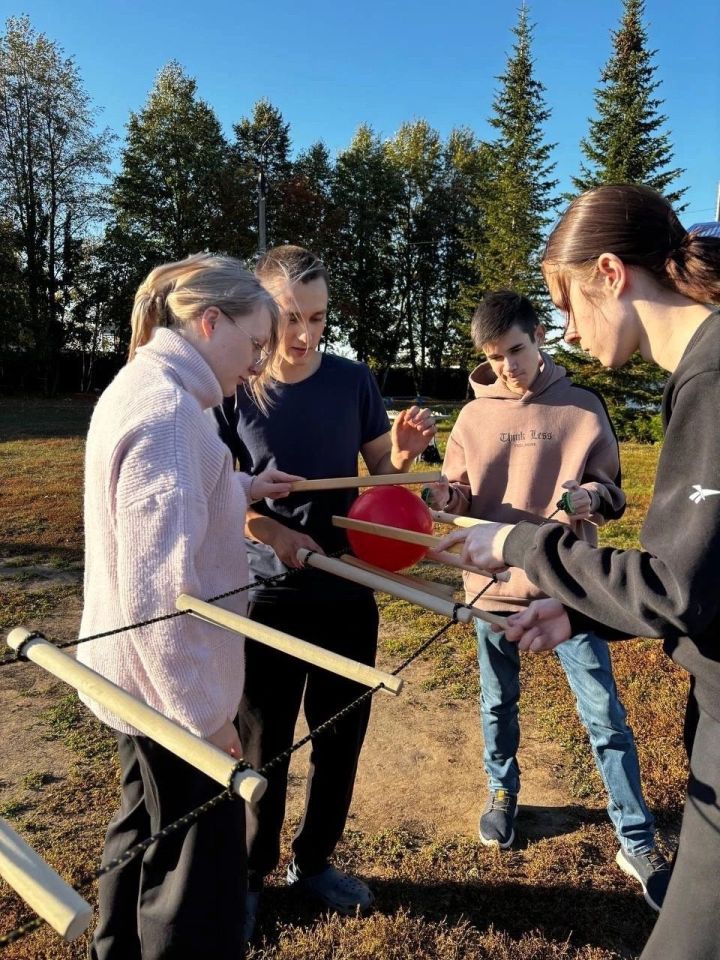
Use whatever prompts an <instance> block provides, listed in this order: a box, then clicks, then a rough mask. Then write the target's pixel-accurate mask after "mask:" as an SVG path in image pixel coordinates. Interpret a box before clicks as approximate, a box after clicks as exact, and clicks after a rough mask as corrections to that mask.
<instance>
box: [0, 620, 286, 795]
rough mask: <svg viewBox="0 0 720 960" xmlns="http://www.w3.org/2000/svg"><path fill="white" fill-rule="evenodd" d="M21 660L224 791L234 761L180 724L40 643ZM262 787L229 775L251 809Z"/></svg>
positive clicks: (13, 636) (16, 640) (259, 779)
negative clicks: (67, 686)
mask: <svg viewBox="0 0 720 960" xmlns="http://www.w3.org/2000/svg"><path fill="white" fill-rule="evenodd" d="M29 636H31V634H30V632H29V631H28V630H25V628H24V627H16V628H15V629H14V630H12V631H11V632H10V635H9V637H8V638H7V642H8V645H9V646H10V647H12V648H13V650H17V649H18V647H20V646H22V645H23V643H24V642H25V640H27V638H28V637H29ZM22 652H23V656H25V657H27V659H28V660H32V662H33V663H37V664H38V666H40V667H43V668H44V669H45V670H47V671H48V673H51V674H52V675H53V676H55V677H58V678H59V679H60V680H64V681H65V683H69V684H70V686H71V687H75V689H76V690H79V691H80V692H81V693H84V694H85V695H86V696H87V697H89V698H90V699H91V700H95V701H97V702H98V703H102V705H103V706H104V707H106V708H107V709H108V710H110V711H111V712H112V713H114V714H115V715H116V716H117V717H120V719H121V720H124V721H125V723H129V724H130V725H131V726H133V727H136V728H137V729H138V730H139V731H140V732H141V733H142V734H144V735H145V736H147V737H150V738H151V739H152V740H155V742H156V743H159V744H160V745H161V746H162V747H165V748H166V749H167V750H170V751H171V753H174V754H176V756H178V757H181V758H182V759H183V760H185V761H186V762H187V763H189V764H191V765H192V766H193V767H197V769H198V770H202V772H203V773H205V774H207V776H208V777H211V778H212V779H213V780H217V782H218V783H221V784H223V786H227V785H228V781H229V780H230V776H231V775H232V771H233V768H234V766H235V763H236V761H235V760H233V758H232V757H231V756H229V755H228V754H227V753H225V752H224V751H223V750H221V749H220V748H219V747H216V746H214V745H213V744H212V743H208V742H207V740H203V739H202V737H198V736H196V735H195V734H194V733H190V731H189V730H186V729H185V728H184V727H181V726H180V724H179V723H175V722H174V721H173V720H169V719H168V718H167V717H164V716H163V715H162V714H161V713H159V712H158V711H157V710H155V709H153V707H150V706H148V705H147V704H146V703H142V702H141V701H140V700H137V699H136V698H135V697H133V696H132V694H130V693H128V692H127V690H123V689H122V688H121V687H118V686H117V684H115V683H112V681H110V680H107V679H106V678H105V677H102V676H100V674H99V673H96V672H95V671H94V670H91V669H90V667H86V666H85V664H83V663H78V662H77V660H75V659H74V658H73V657H69V656H68V655H67V654H65V653H63V652H62V650H58V649H57V647H55V646H53V644H51V643H48V642H47V640H45V639H44V638H37V639H33V640H30V641H29V642H28V643H27V644H25V646H23V650H22ZM266 787H267V780H266V779H265V777H263V776H261V775H260V774H259V773H256V772H255V771H254V770H242V771H236V772H235V774H234V775H232V784H231V789H232V791H233V793H235V794H237V795H238V796H240V797H242V798H243V799H244V800H248V801H249V802H250V803H254V802H256V801H257V800H259V799H260V797H262V795H263V794H264V793H265V788H266Z"/></svg>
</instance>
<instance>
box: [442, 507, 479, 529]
mask: <svg viewBox="0 0 720 960" xmlns="http://www.w3.org/2000/svg"><path fill="white" fill-rule="evenodd" d="M430 513H431V514H432V518H433V520H434V521H435V522H436V523H451V524H452V525H453V526H454V527H477V526H479V525H480V524H483V523H488V522H489V521H487V520H478V519H477V517H461V516H458V515H457V514H454V513H445V511H444V510H431V511H430Z"/></svg>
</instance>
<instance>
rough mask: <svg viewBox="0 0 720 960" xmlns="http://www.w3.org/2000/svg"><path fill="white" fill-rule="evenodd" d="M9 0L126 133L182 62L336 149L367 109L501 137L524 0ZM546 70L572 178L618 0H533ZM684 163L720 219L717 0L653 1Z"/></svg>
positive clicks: (303, 139) (225, 111)
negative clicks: (496, 118)
mask: <svg viewBox="0 0 720 960" xmlns="http://www.w3.org/2000/svg"><path fill="white" fill-rule="evenodd" d="M18 2H19V4H20V5H18V6H12V5H11V4H9V3H8V2H7V0H2V4H1V5H0V9H1V10H2V14H3V21H4V19H5V18H6V17H7V16H10V15H14V14H20V13H27V14H28V15H29V16H30V18H31V20H32V23H33V26H34V27H35V28H36V29H37V30H39V31H42V32H45V33H46V34H47V35H48V36H49V37H50V38H52V39H54V40H56V41H58V42H59V43H60V45H61V46H62V47H63V48H64V50H65V52H66V54H68V55H73V56H74V57H75V59H76V61H77V64H78V66H79V68H80V72H81V75H82V77H83V80H84V82H85V86H86V89H87V91H88V93H89V94H90V95H91V97H92V98H93V100H94V101H95V103H96V104H97V105H98V106H99V107H101V108H103V113H102V115H101V121H100V122H101V123H102V124H103V125H107V126H109V127H111V128H112V129H113V130H115V131H116V132H117V133H118V134H120V135H121V136H122V135H123V133H124V124H125V122H126V121H127V118H128V113H129V111H130V110H138V109H140V108H141V107H142V105H143V103H144V101H145V99H146V97H147V94H148V91H149V90H150V88H151V87H152V84H153V79H154V77H155V74H156V72H157V70H158V69H159V68H160V67H162V65H163V64H164V63H166V62H167V61H168V60H170V59H177V60H179V61H180V62H181V63H182V65H183V66H184V67H185V69H186V70H187V72H188V73H190V74H191V75H192V76H194V77H195V78H196V80H197V82H198V90H199V94H200V96H201V97H202V98H203V99H205V100H206V101H207V102H208V103H209V104H210V105H211V106H212V107H213V109H214V110H215V111H216V113H217V115H218V116H219V118H220V121H221V122H222V124H223V126H224V128H225V130H226V132H227V133H229V132H230V129H231V125H232V123H233V122H235V121H237V120H238V119H239V118H240V117H242V116H246V115H248V114H249V112H250V110H251V108H252V104H253V103H254V102H255V101H256V100H258V99H259V98H260V97H263V96H266V97H268V98H269V99H270V100H271V101H272V102H273V104H274V105H275V106H276V107H278V108H279V109H280V110H281V112H282V114H283V116H284V118H285V120H286V121H289V122H290V125H291V135H292V141H293V147H294V149H295V150H301V149H303V148H304V147H307V146H309V145H310V144H311V143H313V142H314V141H316V140H319V139H322V140H324V141H325V143H326V144H327V146H328V148H329V149H330V151H331V152H332V153H335V152H337V151H338V150H341V149H342V148H343V147H345V146H347V144H348V143H349V142H350V140H351V138H352V135H353V133H354V131H355V130H356V128H357V126H358V124H360V123H361V122H368V123H370V124H371V125H372V126H373V127H374V128H375V130H376V131H377V132H378V133H380V134H381V135H382V136H383V137H390V136H392V134H393V133H394V132H395V131H396V130H397V128H398V127H399V126H400V124H401V123H403V122H404V121H408V120H413V119H417V118H421V117H422V118H425V119H427V120H428V121H429V122H430V123H431V124H432V125H433V126H434V127H435V128H436V129H437V130H438V131H439V132H440V133H441V134H442V135H443V136H445V135H447V133H448V132H449V131H450V130H451V129H452V128H453V127H454V126H468V127H471V128H472V129H473V130H474V131H475V132H476V133H477V135H478V136H479V137H481V138H487V137H490V136H491V130H490V128H489V127H488V124H487V119H488V117H489V116H490V115H491V107H492V99H493V95H494V93H495V91H496V90H497V79H496V78H497V76H498V75H499V74H500V73H502V71H503V69H504V66H505V62H506V58H507V54H508V52H509V50H510V48H511V45H512V39H513V38H512V36H511V33H510V29H511V27H512V26H513V24H514V23H515V22H516V19H517V11H518V6H519V3H518V2H516V0H512V2H509V0H475V2H470V0H446V2H444V3H429V2H426V0H414V2H409V0H400V2H395V0H363V2H347V0H335V2H332V0H314V2H311V3H307V2H297V0H296V2H291V0H271V2H266V3H263V4H259V3H254V4H250V3H247V2H245V0H235V2H233V3H231V2H227V0H215V2H214V3H212V4H205V5H203V4H199V3H198V2H197V0H195V2H190V0H173V2H170V0H150V2H149V3H148V0H144V2H140V0H115V2H112V3H108V2H107V0H105V2H103V0H62V2H61V0H18ZM528 6H529V11H530V18H531V20H532V22H533V23H535V25H536V27H535V34H534V47H533V51H534V55H535V60H536V76H537V78H538V79H539V80H541V81H542V83H544V85H545V87H546V100H547V104H548V106H549V107H550V108H551V109H552V117H551V119H550V121H549V122H548V124H547V127H546V133H547V140H548V141H549V142H556V143H557V144H558V146H557V147H556V150H555V152H554V159H555V160H556V161H557V168H556V174H557V176H558V177H559V179H560V181H561V182H560V187H561V188H562V189H566V188H568V187H569V186H570V177H571V176H572V174H574V173H576V172H577V171H578V168H579V163H580V152H579V142H580V139H581V138H582V137H583V136H584V135H585V134H586V133H587V128H588V126H587V121H588V118H589V117H591V116H594V102H593V91H594V89H595V87H596V86H597V84H598V81H599V77H600V70H601V68H602V66H603V65H604V64H605V62H606V61H607V59H608V57H609V55H610V52H611V37H610V31H611V30H612V29H615V28H616V27H617V25H618V23H619V19H620V15H621V10H622V4H621V2H620V0H592V2H590V0H531V2H529V4H528ZM646 25H647V27H648V31H649V41H650V46H651V48H652V49H655V50H657V53H656V56H655V64H656V66H657V72H656V78H657V79H658V80H660V81H661V82H662V85H661V87H660V89H659V91H658V96H659V97H661V98H662V99H664V100H665V104H664V107H663V111H664V113H666V114H667V116H668V123H667V129H668V130H669V132H670V133H671V135H672V141H673V144H674V148H675V162H676V165H677V166H680V167H684V168H685V169H686V173H685V175H684V176H683V178H682V181H681V183H682V185H683V186H686V187H688V192H687V194H686V196H685V201H686V202H687V204H688V207H687V212H686V213H684V214H683V220H684V222H685V223H686V225H690V224H691V223H692V222H695V221H698V220H710V219H713V218H714V214H715V202H716V192H717V186H718V181H719V180H720V59H719V58H718V56H717V43H718V38H720V4H718V3H717V0H686V2H685V3H682V4H679V3H677V2H671V0H647V3H646Z"/></svg>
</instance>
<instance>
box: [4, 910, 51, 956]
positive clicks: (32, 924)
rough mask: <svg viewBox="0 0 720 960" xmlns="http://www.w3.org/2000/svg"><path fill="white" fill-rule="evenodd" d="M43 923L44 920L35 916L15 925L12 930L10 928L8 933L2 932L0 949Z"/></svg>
mask: <svg viewBox="0 0 720 960" xmlns="http://www.w3.org/2000/svg"><path fill="white" fill-rule="evenodd" d="M43 923H45V921H44V920H43V918H42V917H35V919H34V920H29V921H28V922H27V923H24V924H23V925H22V926H21V927H16V928H15V929H14V930H11V931H10V933H4V934H3V935H2V936H0V950H2V948H3V947H9V946H10V944H11V943H15V941H16V940H19V939H20V938H21V937H24V936H25V935H26V934H28V933H32V932H33V930H37V929H38V927H41V926H42V925H43Z"/></svg>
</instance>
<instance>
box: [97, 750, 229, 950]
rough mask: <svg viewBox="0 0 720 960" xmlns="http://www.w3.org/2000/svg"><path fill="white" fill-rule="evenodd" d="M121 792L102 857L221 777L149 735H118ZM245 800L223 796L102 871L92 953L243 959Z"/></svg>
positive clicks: (175, 813)
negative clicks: (130, 857)
mask: <svg viewBox="0 0 720 960" xmlns="http://www.w3.org/2000/svg"><path fill="white" fill-rule="evenodd" d="M118 749H119V753H120V774H121V784H122V796H121V802H120V809H119V810H118V812H117V813H116V815H115V817H114V818H113V820H112V821H111V823H110V826H109V827H108V831H107V835H106V838H105V850H104V853H103V864H106V863H108V862H109V861H110V860H112V859H114V858H115V857H117V856H119V855H120V854H121V853H124V852H125V851H126V850H128V849H129V848H130V847H131V846H133V845H134V844H136V843H139V842H140V841H141V840H145V839H147V837H149V836H150V834H151V833H155V832H156V831H157V830H159V829H161V828H162V827H163V826H165V825H167V824H168V823H171V822H172V821H173V820H177V819H178V818H179V817H181V816H183V814H185V813H189V812H190V810H192V809H193V808H194V807H196V806H198V805H199V804H201V803H203V802H204V801H205V800H209V799H210V798H211V797H213V796H216V795H217V794H218V793H220V791H221V790H222V786H221V785H220V784H219V783H216V782H215V781H214V780H211V779H210V778H209V777H207V776H206V775H205V774H204V773H201V772H200V771H199V770H196V769H195V768H194V767H191V766H190V765H189V764H187V763H185V761H184V760H181V759H180V758H179V757H176V756H175V755H174V754H172V753H170V752H169V751H168V750H165V749H164V748H163V747H161V746H159V745H158V744H156V743H154V742H153V741H152V740H150V739H148V738H147V737H128V736H125V735H124V734H118ZM245 883H246V875H245V809H244V804H243V803H242V801H240V800H227V801H225V802H223V803H221V804H220V805H218V806H217V807H215V808H214V809H213V810H211V811H210V812H209V813H205V814H202V815H201V816H200V817H199V818H198V820H196V821H195V823H193V824H192V825H191V826H189V827H187V828H181V829H180V830H178V831H177V832H176V833H173V834H171V835H170V836H168V837H164V838H161V839H160V840H157V841H156V842H155V843H154V844H153V845H152V846H151V847H150V848H149V849H148V850H146V851H145V853H144V854H141V855H139V856H137V857H136V858H135V859H134V860H131V861H130V862H129V863H127V864H126V865H125V866H122V867H118V868H117V869H115V870H113V871H112V872H111V873H109V874H106V875H105V876H103V877H102V878H101V879H100V883H99V912H100V917H99V921H98V925H97V928H96V929H95V934H94V937H93V942H92V945H91V949H90V956H91V957H92V958H93V960H141V958H142V960H198V958H200V957H212V958H213V960H226V958H227V960H239V958H241V957H242V955H243V947H242V927H243V919H244V903H245Z"/></svg>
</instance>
